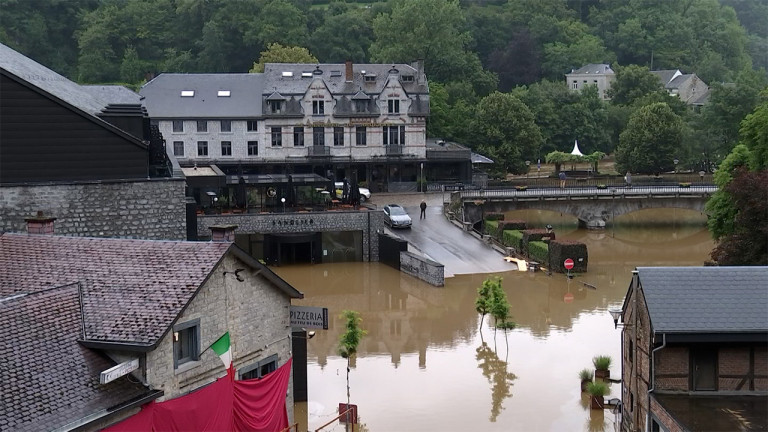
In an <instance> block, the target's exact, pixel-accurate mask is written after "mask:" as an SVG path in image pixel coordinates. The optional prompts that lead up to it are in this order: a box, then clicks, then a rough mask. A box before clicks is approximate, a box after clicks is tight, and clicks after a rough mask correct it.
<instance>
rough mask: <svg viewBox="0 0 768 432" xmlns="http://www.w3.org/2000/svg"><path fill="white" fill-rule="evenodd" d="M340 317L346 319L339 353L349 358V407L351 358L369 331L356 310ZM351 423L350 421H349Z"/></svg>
mask: <svg viewBox="0 0 768 432" xmlns="http://www.w3.org/2000/svg"><path fill="white" fill-rule="evenodd" d="M340 318H343V319H344V320H345V321H346V329H347V330H346V331H345V332H344V333H342V334H341V337H340V338H339V355H340V356H341V357H343V358H345V359H347V408H349V368H350V359H351V358H352V357H353V356H354V355H355V354H357V346H358V345H360V340H361V339H362V338H363V336H365V335H366V334H367V333H368V332H366V331H365V330H363V329H361V328H360V323H361V322H362V321H363V319H362V318H360V314H359V313H358V312H356V311H352V310H345V311H343V312H342V313H341V316H340ZM347 424H349V422H347Z"/></svg>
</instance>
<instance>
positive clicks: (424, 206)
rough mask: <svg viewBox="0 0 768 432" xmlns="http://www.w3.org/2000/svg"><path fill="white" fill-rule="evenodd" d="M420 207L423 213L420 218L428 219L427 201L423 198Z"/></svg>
mask: <svg viewBox="0 0 768 432" xmlns="http://www.w3.org/2000/svg"><path fill="white" fill-rule="evenodd" d="M419 208H420V209H421V215H420V216H419V219H426V218H427V203H426V201H424V200H421V204H419Z"/></svg>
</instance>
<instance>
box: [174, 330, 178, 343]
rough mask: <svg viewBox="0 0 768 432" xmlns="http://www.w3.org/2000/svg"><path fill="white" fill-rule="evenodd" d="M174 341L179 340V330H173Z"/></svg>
mask: <svg viewBox="0 0 768 432" xmlns="http://www.w3.org/2000/svg"><path fill="white" fill-rule="evenodd" d="M173 341H174V342H178V341H179V332H173Z"/></svg>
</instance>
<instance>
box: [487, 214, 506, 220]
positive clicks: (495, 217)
mask: <svg viewBox="0 0 768 432" xmlns="http://www.w3.org/2000/svg"><path fill="white" fill-rule="evenodd" d="M485 220H489V221H500V220H504V213H486V214H485Z"/></svg>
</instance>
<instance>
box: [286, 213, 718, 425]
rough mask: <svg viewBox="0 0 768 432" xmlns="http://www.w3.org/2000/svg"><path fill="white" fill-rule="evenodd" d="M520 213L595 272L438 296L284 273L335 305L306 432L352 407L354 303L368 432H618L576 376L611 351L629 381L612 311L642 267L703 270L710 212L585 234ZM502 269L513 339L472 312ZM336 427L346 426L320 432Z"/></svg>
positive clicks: (362, 273)
mask: <svg viewBox="0 0 768 432" xmlns="http://www.w3.org/2000/svg"><path fill="white" fill-rule="evenodd" d="M510 217H513V218H516V219H525V220H527V221H529V225H534V226H538V225H542V226H543V225H545V224H547V223H550V224H553V225H554V226H555V232H556V233H557V235H558V238H564V239H569V240H577V241H581V242H584V243H586V244H587V247H588V251H589V270H588V272H587V273H585V274H581V275H577V276H576V277H574V278H573V279H572V280H570V281H569V280H568V279H567V278H566V277H565V276H564V275H562V274H554V275H551V276H547V275H546V274H545V273H541V272H538V273H529V272H516V271H513V272H504V273H495V274H470V275H458V276H454V277H451V278H447V279H446V284H445V287H443V288H436V287H433V286H431V285H428V284H426V283H424V282H421V281H419V280H417V279H415V278H413V277H410V276H407V275H405V274H401V273H399V272H398V271H396V270H394V269H392V268H390V267H387V266H386V265H383V264H379V263H335V264H320V265H318V264H315V265H296V266H288V267H280V268H275V269H274V270H275V271H276V273H278V274H279V275H280V276H281V277H283V278H284V279H285V280H286V281H288V282H290V283H291V284H292V285H293V286H295V287H296V288H297V289H299V290H300V291H302V292H303V293H304V295H305V298H304V299H303V300H300V301H295V302H294V304H297V305H305V306H322V307H327V308H328V309H329V315H330V328H329V329H328V330H327V331H323V330H319V331H317V334H316V336H315V337H314V338H313V339H311V340H309V341H308V371H307V372H308V386H309V390H308V392H309V401H308V402H306V403H297V404H296V421H298V422H299V423H300V429H299V430H302V431H305V430H312V431H314V430H315V429H316V428H318V427H319V426H320V425H322V424H324V423H326V422H328V421H329V420H331V419H332V418H334V417H335V416H336V415H337V411H338V404H339V403H340V402H346V400H347V396H346V375H345V368H346V360H345V359H343V358H341V357H339V356H338V354H337V353H336V349H337V344H338V339H339V335H340V332H341V330H342V329H341V327H342V322H341V320H340V319H339V315H340V313H341V311H342V310H344V309H353V310H356V311H358V312H360V314H361V316H362V319H363V321H362V325H361V326H362V327H363V328H364V329H365V330H367V332H368V334H367V335H366V336H365V337H364V338H363V340H362V342H361V344H360V346H359V349H358V356H357V359H356V361H355V363H354V365H353V368H352V369H351V372H350V392H351V402H352V403H354V404H357V405H358V410H359V415H360V421H361V423H362V424H363V427H362V430H368V431H374V432H382V431H383V432H400V431H558V432H559V431H563V432H569V431H614V430H616V429H615V428H616V425H615V419H616V416H615V415H614V414H613V412H612V411H611V410H610V409H606V410H605V411H598V410H590V409H589V399H588V397H587V396H586V395H585V394H582V393H581V391H580V389H579V378H578V373H579V371H580V370H581V369H583V368H592V357H594V356H596V355H609V356H611V357H612V359H613V365H612V366H611V376H612V377H614V378H618V377H620V371H621V365H620V348H621V347H620V343H621V342H620V341H621V338H620V329H619V330H616V329H614V328H613V327H612V326H611V324H613V321H612V319H611V317H610V315H609V314H608V312H607V311H608V309H610V308H616V307H620V306H621V303H622V301H623V299H624V295H625V294H626V291H627V288H628V286H629V282H630V279H631V271H632V270H633V269H634V268H635V267H638V266H698V265H702V263H703V262H704V261H705V260H706V259H708V255H709V252H710V250H711V249H712V247H713V243H712V240H711V238H710V235H709V233H708V231H707V230H706V227H705V225H704V223H705V220H704V217H703V216H702V215H701V214H699V213H696V212H688V211H682V210H644V211H641V212H637V213H634V214H630V215H626V216H625V217H623V218H621V219H618V220H617V224H616V226H615V227H611V228H608V229H606V230H603V231H586V230H580V229H577V227H576V224H575V221H574V220H572V219H570V218H568V217H563V216H561V215H559V214H556V213H549V212H537V211H527V212H517V213H515V214H511V215H510ZM661 221H664V222H669V221H672V225H667V224H662V223H661ZM499 259H501V256H499ZM494 275H495V276H500V277H502V278H503V287H504V290H505V291H506V293H507V297H508V300H509V303H510V305H511V310H510V312H511V315H512V319H513V320H514V321H515V322H516V323H517V328H515V329H514V330H511V331H508V332H507V333H506V334H505V333H503V332H501V331H494V329H493V328H492V326H490V325H489V321H490V320H489V318H488V317H485V319H483V320H482V326H481V325H480V322H481V317H480V315H479V314H477V313H476V312H475V308H474V302H475V297H476V295H477V288H478V287H479V286H480V284H481V283H482V282H483V280H484V279H486V278H488V277H490V276H494ZM593 287H594V288H593ZM610 390H611V392H610V395H608V396H606V399H609V398H620V394H619V392H620V384H618V383H615V384H611V389H610ZM332 430H335V431H342V430H344V427H343V425H339V423H338V422H335V423H333V424H332V425H331V426H329V427H327V428H324V429H323V431H332Z"/></svg>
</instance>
